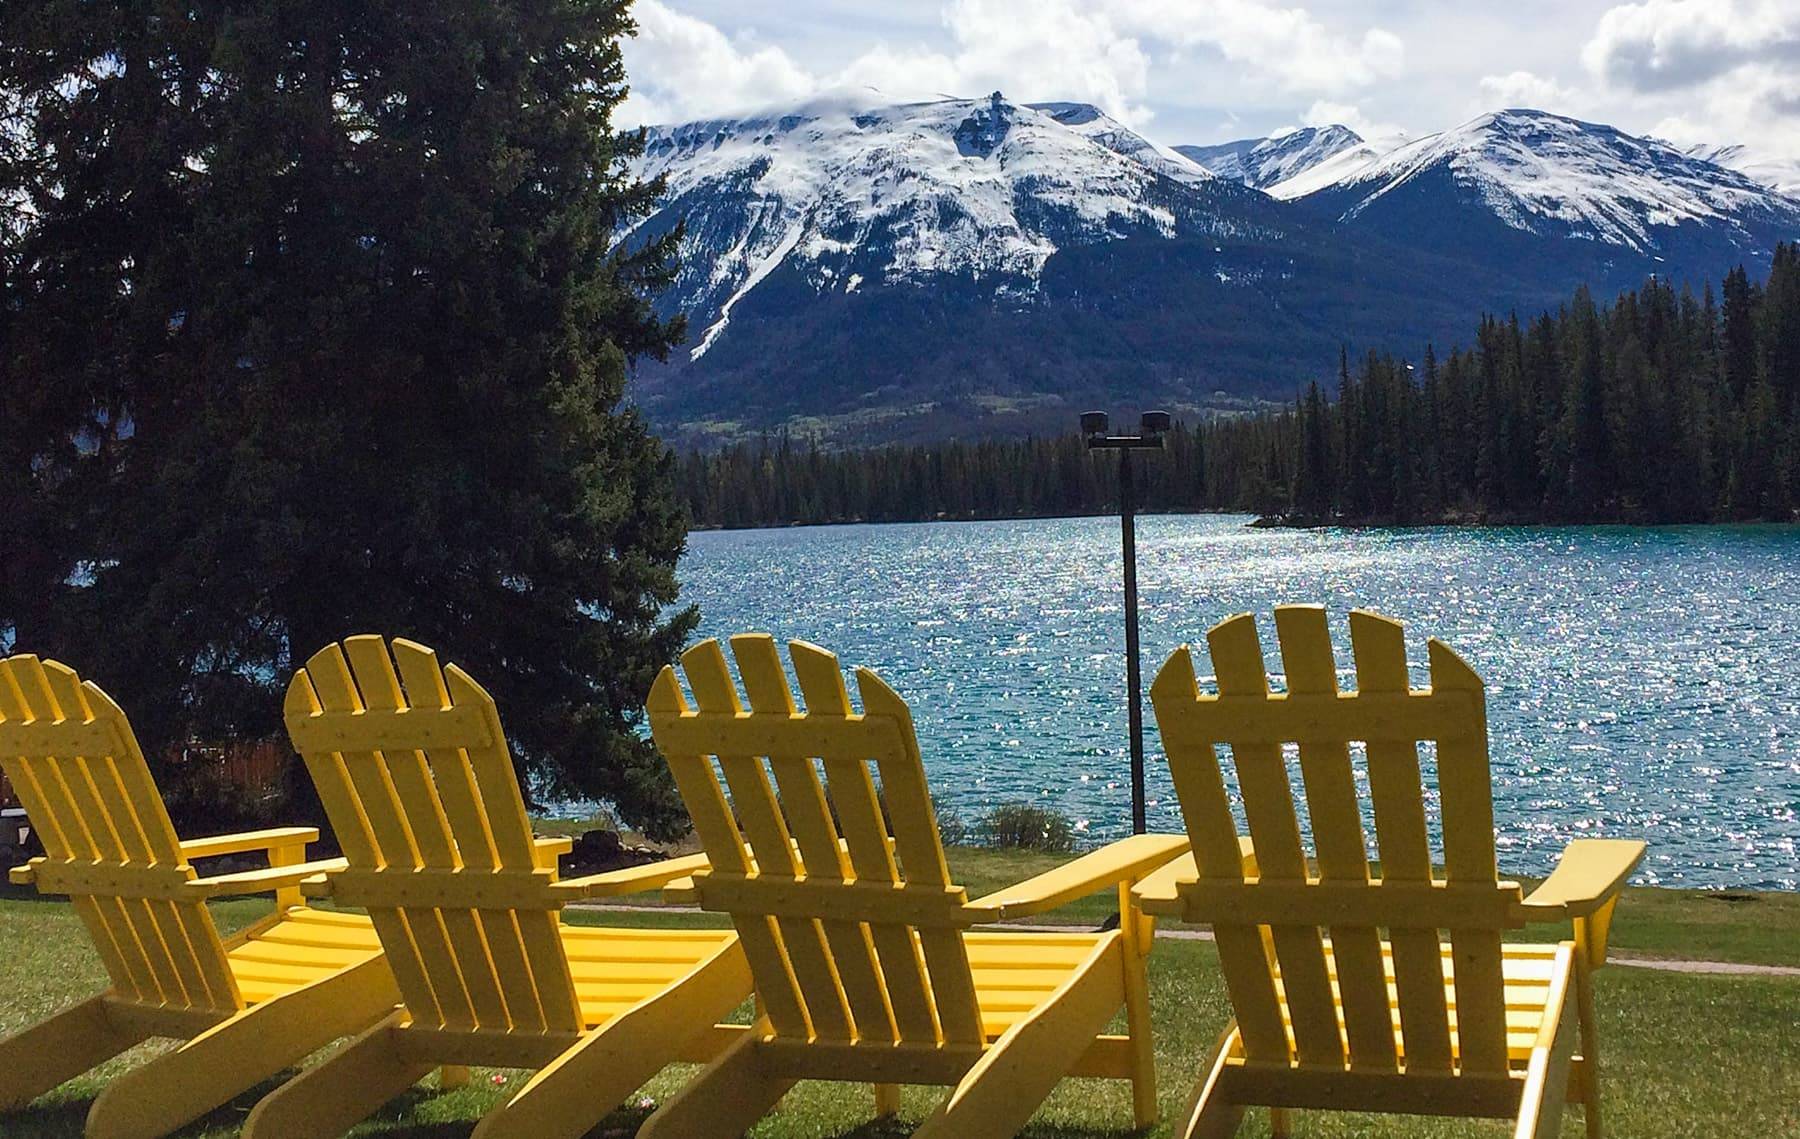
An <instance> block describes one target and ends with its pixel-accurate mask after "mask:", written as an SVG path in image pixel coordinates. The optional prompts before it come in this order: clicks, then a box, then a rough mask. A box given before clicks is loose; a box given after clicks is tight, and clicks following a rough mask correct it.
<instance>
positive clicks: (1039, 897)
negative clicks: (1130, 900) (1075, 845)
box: [969, 834, 1188, 920]
mask: <svg viewBox="0 0 1800 1139" xmlns="http://www.w3.org/2000/svg"><path fill="white" fill-rule="evenodd" d="M1187 849H1188V838H1187V836H1186V835H1174V834H1140V835H1133V836H1132V837H1130V838H1126V839H1120V840H1119V841H1118V842H1115V843H1109V844H1108V845H1106V846H1103V847H1101V848H1100V849H1099V850H1096V851H1094V852H1093V853H1092V854H1084V855H1082V856H1081V857H1080V858H1077V859H1076V860H1075V861H1073V862H1070V863H1066V864H1064V865H1062V866H1058V867H1057V868H1056V869H1054V870H1047V871H1045V872H1044V873H1042V874H1039V875H1038V876H1036V877H1035V878H1027V879H1026V880H1025V881H1023V882H1020V883H1018V884H1017V885H1014V886H1008V887H1007V888H1005V889H1004V890H996V891H995V892H993V893H992V894H989V895H987V896H986V897H982V898H977V899H975V900H974V901H972V902H970V903H969V908H970V909H976V910H989V911H993V912H994V913H995V916H996V918H998V919H1001V920H1004V919H1006V918H1019V917H1028V916H1030V915H1031V914H1041V913H1043V912H1044V911H1046V910H1053V909H1055V908H1056V907H1058V906H1061V905H1064V904H1066V903H1068V902H1072V901H1074V900H1075V899H1077V898H1085V897H1087V896H1088V895H1089V894H1092V893H1094V892H1095V891H1096V890H1099V889H1101V888H1102V887H1105V886H1113V885H1117V884H1118V883H1120V882H1129V881H1133V880H1135V879H1137V878H1140V877H1142V876H1143V875H1144V874H1146V873H1148V872H1150V871H1152V870H1154V869H1156V868H1157V867H1159V866H1162V865H1163V864H1165V863H1167V862H1168V861H1169V860H1170V859H1173V858H1177V857H1179V856H1181V855H1182V854H1184V853H1186V852H1187Z"/></svg>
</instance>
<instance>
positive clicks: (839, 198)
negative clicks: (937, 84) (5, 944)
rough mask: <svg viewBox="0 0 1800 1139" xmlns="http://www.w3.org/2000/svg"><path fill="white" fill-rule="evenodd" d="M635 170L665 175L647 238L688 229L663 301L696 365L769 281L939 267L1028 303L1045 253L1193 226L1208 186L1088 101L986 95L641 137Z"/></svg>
mask: <svg viewBox="0 0 1800 1139" xmlns="http://www.w3.org/2000/svg"><path fill="white" fill-rule="evenodd" d="M637 173H639V174H640V175H643V176H645V177H654V176H657V175H663V176H666V177H667V179H668V184H667V185H668V189H667V196H666V198H665V200H664V202H663V205H662V208H661V209H660V210H659V211H658V213H657V214H656V215H655V216H654V217H652V218H651V219H649V220H647V221H646V222H644V223H643V225H644V226H646V227H648V228H647V232H654V231H656V230H657V229H659V228H662V227H666V226H668V225H672V224H673V221H674V219H677V218H686V219H687V221H688V229H687V235H686V240H685V241H684V244H683V249H682V256H681V261H682V266H683V267H682V269H681V277H680V278H679V279H678V280H677V283H676V289H675V295H677V296H680V297H682V298H683V299H684V304H683V307H684V309H685V310H686V311H688V312H690V313H692V314H693V315H694V317H695V319H696V323H697V324H700V322H704V323H703V324H700V326H701V327H703V328H704V329H705V331H704V332H703V334H702V335H701V337H700V339H699V342H698V344H697V345H696V346H695V347H694V348H693V349H692V355H693V357H694V358H695V359H698V358H699V357H701V356H703V355H705V354H706V353H707V352H708V351H709V350H710V349H711V348H712V347H713V345H714V344H715V343H716V342H717V341H718V338H719V337H720V336H721V335H723V334H724V333H725V330H726V328H727V327H728V326H729V324H730V322H731V313H732V310H733V308H734V307H735V306H736V305H737V304H738V303H739V302H740V301H741V300H742V299H743V298H744V297H745V296H746V295H747V294H748V293H750V291H751V290H753V289H755V288H757V287H758V286H759V285H761V284H762V283H763V282H764V281H765V280H767V279H768V278H769V277H770V276H771V274H774V273H775V272H776V271H777V270H780V269H784V268H786V269H791V270H794V271H797V272H798V273H800V274H801V275H802V276H803V277H804V278H805V279H806V280H807V281H809V282H810V284H811V286H812V287H813V288H814V289H815V290H817V291H820V292H830V291H837V292H854V291H856V290H857V289H859V288H861V287H862V286H863V284H864V283H865V282H869V283H881V282H894V281H906V280H918V279H920V278H922V277H925V276H927V275H931V274H939V273H954V274H962V275H968V276H972V277H975V278H978V279H980V278H986V279H991V280H993V281H994V282H995V283H996V286H995V287H997V288H1003V289H1010V290H1014V291H1015V292H1021V293H1028V292H1029V291H1030V290H1032V289H1033V288H1035V284H1036V281H1037V279H1038V277H1039V275H1040V274H1041V272H1042V270H1043V267H1044V264H1045V262H1046V261H1048V260H1049V258H1050V257H1051V256H1052V255H1053V254H1055V253H1056V252H1057V250H1058V249H1059V248H1063V247H1065V246H1068V245H1082V244H1093V243H1097V242H1105V241H1110V240H1115V239H1118V238H1122V237H1127V236H1132V235H1155V236H1162V237H1168V236H1173V235H1175V234H1176V233H1177V232H1195V231H1197V230H1204V229H1205V228H1206V226H1207V225H1208V224H1210V222H1209V220H1208V217H1207V212H1208V209H1209V206H1208V204H1207V203H1206V202H1203V201H1200V200H1198V199H1195V198H1193V197H1192V195H1193V194H1195V193H1199V192H1201V191H1203V190H1205V189H1206V188H1207V187H1212V186H1216V185H1217V183H1216V181H1215V180H1214V179H1212V177H1211V176H1210V175H1208V174H1207V173H1206V171H1204V170H1202V169H1200V168H1199V167H1198V166H1196V165H1194V164H1193V163H1192V162H1189V161H1188V160H1187V159H1185V158H1182V157H1181V156H1180V155H1178V154H1174V153H1173V152H1171V151H1168V150H1166V149H1164V148H1162V147H1159V146H1157V145H1156V144H1154V143H1151V142H1150V141H1149V140H1147V139H1145V138H1143V137H1142V136H1140V135H1138V134H1136V133H1135V132H1133V131H1131V130H1129V129H1128V128H1126V127H1125V126H1124V125H1123V124H1120V123H1118V122H1117V121H1115V120H1113V119H1111V118H1110V117H1108V116H1106V115H1105V114H1103V113H1102V112H1100V111H1098V110H1097V109H1095V108H1093V107H1089V106H1086V105H1082V104H1067V103H1057V104H1046V105H1042V106H1025V105H1019V104H1015V103H1012V102H1010V101H1008V100H1007V99H1006V97H1005V95H1003V94H1002V93H1001V92H998V91H996V92H994V93H993V94H991V95H989V96H986V97H984V98H980V99H941V100H936V101H932V102H925V103H906V104H898V105H872V104H871V103H869V102H868V101H867V100H865V99H848V100H838V99H828V100H822V101H815V102H814V103H811V104H807V105H805V106H803V107H799V108H795V109H792V110H789V111H786V112H785V113H781V112H771V113H768V114H763V115H758V116H754V117H750V118H745V119H737V120H710V121H706V122H695V123H684V124H680V125H677V126H667V127H652V128H649V130H648V137H647V139H646V145H645V152H644V155H643V157H642V158H641V159H639V161H638V163H637ZM1234 189H1235V188H1234ZM1240 228H1242V227H1241V226H1240Z"/></svg>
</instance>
